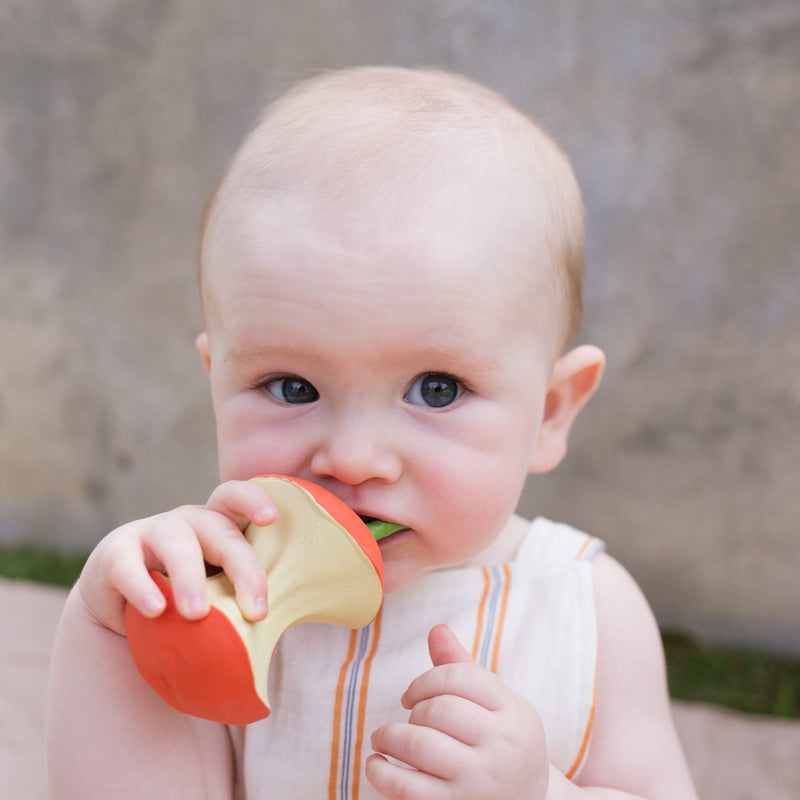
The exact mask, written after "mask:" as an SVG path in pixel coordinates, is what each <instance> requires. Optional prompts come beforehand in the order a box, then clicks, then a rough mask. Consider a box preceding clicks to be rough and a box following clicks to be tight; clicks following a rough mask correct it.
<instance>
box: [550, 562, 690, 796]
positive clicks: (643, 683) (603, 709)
mask: <svg viewBox="0 0 800 800" xmlns="http://www.w3.org/2000/svg"><path fill="white" fill-rule="evenodd" d="M594 573H595V579H594V580H595V599H596V604H597V624H598V639H599V645H598V650H599V653H598V655H599V658H598V666H597V709H596V714H595V724H594V732H593V736H592V741H591V745H590V747H589V756H588V760H587V762H586V765H585V766H584V768H583V771H582V772H581V774H580V778H579V781H578V783H579V784H580V785H581V786H584V787H614V788H615V789H617V790H619V793H618V794H613V793H608V792H607V791H606V790H604V789H603V790H601V789H596V790H587V793H588V794H589V796H597V797H609V798H613V797H617V796H619V797H642V798H646V799H647V800H697V794H696V792H695V789H694V787H693V784H692V779H691V777H690V775H689V770H688V767H687V764H686V760H685V758H684V755H683V751H682V749H681V745H680V742H679V740H678V736H677V733H676V731H675V727H674V724H673V721H672V711H671V708H670V702H669V694H668V691H667V681H666V670H665V665H664V654H663V649H662V646H661V637H660V635H659V631H658V627H657V625H656V621H655V618H654V617H653V613H652V611H651V610H650V607H649V605H648V604H647V601H646V600H645V598H644V596H643V595H642V593H641V591H640V589H639V587H638V586H637V585H636V583H635V582H634V580H633V579H632V578H631V576H630V575H629V574H628V573H627V572H626V571H625V570H624V569H623V568H622V567H621V566H620V565H619V564H618V563H617V562H616V561H615V560H614V559H613V558H611V557H610V556H608V555H605V554H602V553H601V554H600V555H598V556H597V557H596V559H595V570H594ZM553 788H554V789H555V788H556V787H555V786H554V787H553ZM574 788H575V787H571V786H566V787H563V786H562V787H561V788H560V789H559V792H555V793H554V794H553V797H554V798H565V800H568V799H569V798H571V797H573V796H574V797H576V798H579V797H580V796H581V795H580V794H575V793H574ZM625 792H627V793H628V794H625Z"/></svg>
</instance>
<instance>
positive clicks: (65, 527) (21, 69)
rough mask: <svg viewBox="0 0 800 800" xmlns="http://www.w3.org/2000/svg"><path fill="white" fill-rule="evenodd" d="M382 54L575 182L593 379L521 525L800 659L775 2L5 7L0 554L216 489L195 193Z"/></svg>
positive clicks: (797, 140)
mask: <svg viewBox="0 0 800 800" xmlns="http://www.w3.org/2000/svg"><path fill="white" fill-rule="evenodd" d="M371 62H390V63H399V64H426V65H437V66H442V67H446V68H451V69H455V70H458V71H462V72H464V73H466V74H468V75H470V76H472V77H474V78H476V79H478V80H480V81H483V82H485V83H487V84H489V85H491V86H493V87H495V88H497V89H499V90H501V91H502V92H504V93H506V94H507V95H508V96H510V97H511V98H512V99H513V100H514V101H516V102H517V103H519V104H521V105H522V106H523V107H525V108H527V109H529V110H531V111H532V112H534V113H535V114H536V115H537V116H539V117H540V118H541V119H542V120H543V121H544V123H545V124H546V125H547V126H548V127H549V128H550V129H551V130H552V131H553V132H554V133H555V135H556V136H557V138H558V139H559V140H560V141H561V142H562V143H563V145H564V146H565V148H566V149H567V151H568V152H569V154H570V155H571V157H572V159H573V161H574V164H575V168H576V171H577V173H578V176H579V178H580V180H581V182H582V185H583V187H584V190H585V195H586V201H587V205H588V208H589V215H590V223H589V276H588V281H587V287H586V301H587V307H588V314H587V319H586V326H585V331H584V334H583V338H584V339H585V340H587V341H592V342H596V343H597V344H599V345H601V346H602V347H604V348H605V350H606V351H607V353H608V357H609V367H608V372H607V378H606V381H605V384H604V387H603V389H602V391H601V393H600V395H599V396H598V398H597V400H596V401H595V402H594V403H593V405H592V406H590V408H589V409H587V411H586V412H585V416H584V417H583V419H581V420H580V422H579V424H578V427H577V430H576V432H575V437H574V443H573V447H572V450H571V452H570V454H569V455H568V458H567V460H566V462H565V463H564V465H563V466H562V467H561V468H560V469H559V470H558V471H557V472H555V473H554V474H553V475H551V476H547V477H545V478H542V479H540V480H537V481H535V482H532V483H531V485H530V487H529V489H528V491H527V492H526V495H525V497H524V499H523V504H522V505H523V510H524V511H526V512H527V513H545V514H548V515H551V516H554V517H557V518H560V519H564V520H567V521H570V522H572V523H573V524H576V525H578V526H582V527H586V528H588V529H590V530H592V531H593V532H595V533H597V534H598V535H600V536H602V537H604V538H605V539H607V541H608V543H609V546H610V549H611V551H612V552H613V553H614V554H615V555H616V556H617V557H619V558H620V559H621V560H622V561H623V562H624V563H625V564H626V565H627V566H628V567H629V568H630V569H631V570H632V572H633V573H634V575H635V576H636V577H637V578H638V580H639V581H640V583H641V584H642V586H643V587H644V589H645V591H646V592H647V594H648V595H649V597H650V599H651V601H652V603H653V605H654V607H655V609H656V611H657V613H658V615H659V618H660V620H661V621H662V623H664V624H666V625H670V626H678V627H682V628H685V629H688V630H692V631H695V632H700V633H704V634H707V635H710V636H712V637H714V638H716V639H717V640H720V641H737V642H742V641H744V642H750V643H754V644H757V645H764V646H769V647H777V648H781V649H787V650H794V651H798V652H800V615H799V614H798V612H797V609H798V608H800V580H798V573H800V548H799V547H798V546H797V544H796V541H797V534H796V530H797V522H798V518H799V517H800V514H799V513H798V512H799V511H800V492H798V490H797V482H798V478H797V475H798V471H797V468H796V465H795V461H796V458H797V451H798V446H797V442H798V438H797V434H796V432H795V431H796V428H797V424H798V419H800V413H798V412H799V411H800V274H799V272H798V267H799V266H800V258H799V257H798V247H797V244H798V241H797V239H798V234H797V230H798V220H800V199H799V197H800V194H799V193H798V186H800V102H798V100H800V6H798V5H797V3H796V2H795V0H724V2H721V1H719V2H718V1H717V0H701V2H698V0H659V2H656V0H610V1H609V2H603V3H597V2H591V1H590V0H584V2H580V0H539V1H538V2H535V3H534V2H530V1H529V0H516V2H465V1H462V2H457V1H456V0H384V1H383V2H375V1H374V0H316V1H314V0H295V2H292V3H284V2H278V1H277V0H272V2H269V1H267V2H265V0H258V1H257V2H256V0H243V1H242V2H238V3H233V4H229V3H219V2H214V0H142V1H141V2H137V3H125V2H123V1H122V0H99V1H98V2H85V1H84V0H61V1H60V2H58V3H50V2H46V0H2V2H0V204H1V205H0V254H1V255H0V257H1V258H2V268H1V269H0V352H1V353H2V355H1V356H0V374H2V381H0V541H19V540H25V539H35V540H39V541H44V542H51V543H55V542H57V543H59V544H63V545H65V546H73V545H78V544H80V545H87V544H90V543H93V542H95V541H96V540H97V539H98V538H99V537H100V536H101V535H102V534H103V533H104V532H106V531H107V530H109V529H110V528H111V527H113V526H115V525H116V524H119V523H121V522H123V521H126V520H128V519H131V518H134V517H138V516H142V515H145V514H149V513H152V512H154V511H156V510H160V509H163V508H166V507H170V506H173V505H175V504H178V503H181V502H185V501H191V500H202V499H203V498H204V497H205V496H206V494H207V493H208V491H209V490H210V489H211V488H212V487H213V485H214V483H215V459H214V452H213V451H214V439H213V430H212V419H211V411H210V404H209V399H208V395H207V392H206V387H205V381H204V375H203V374H202V371H201V369H200V364H199V360H198V359H197V357H196V355H195V353H194V350H193V338H194V335H195V333H196V332H197V331H198V330H199V329H200V326H201V320H200V315H199V310H198V303H197V296H196V290H195V286H194V262H195V249H196V245H195V238H196V229H197V220H198V216H199V213H200V210H201V207H202V204H203V202H204V199H205V195H206V194H207V192H208V190H209V189H210V188H211V186H212V183H213V181H214V180H215V178H216V176H217V175H218V173H219V171H220V170H221V169H222V167H223V166H224V164H225V163H226V161H227V159H228V157H229V156H230V155H231V153H232V151H233V149H234V148H235V146H236V144H237V143H238V140H239V138H240V137H241V136H242V135H243V133H244V132H245V130H246V129H247V127H248V126H249V125H250V122H251V121H252V120H253V118H254V117H255V115H256V114H257V112H258V111H259V110H260V108H261V107H262V106H263V104H264V103H265V102H266V101H267V100H268V99H270V98H272V97H274V96H275V95H276V94H277V93H279V92H280V91H282V90H283V89H284V88H286V87H287V86H288V85H290V84H291V83H293V82H294V81H295V80H296V79H299V78H301V77H304V76H307V75H308V74H310V73H313V72H314V71H315V70H318V69H321V68H328V67H337V66H345V65H350V64H359V63H371Z"/></svg>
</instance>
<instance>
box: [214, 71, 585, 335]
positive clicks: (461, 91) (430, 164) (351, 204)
mask: <svg viewBox="0 0 800 800" xmlns="http://www.w3.org/2000/svg"><path fill="white" fill-rule="evenodd" d="M467 199H469V202H470V203H471V204H472V205H473V206H477V205H478V204H480V203H483V204H484V205H485V206H486V210H487V216H488V215H489V213H491V214H492V215H493V219H496V220H497V224H498V228H502V230H498V235H502V236H504V237H506V238H507V239H508V240H511V241H514V242H515V243H516V244H518V249H519V250H520V253H521V258H520V264H521V265H522V268H523V270H524V269H528V268H530V269H531V270H534V269H539V271H541V269H542V267H543V266H544V267H545V268H546V270H547V272H548V276H549V278H550V279H551V280H552V282H553V285H554V287H555V292H556V297H557V304H558V305H559V307H560V312H559V314H558V317H559V325H560V327H561V328H562V330H561V331H560V333H559V335H558V339H559V340H560V341H561V342H562V344H563V343H565V342H566V341H567V340H568V339H569V338H571V336H572V335H573V334H574V332H575V330H576V329H577V327H578V325H579V321H580V314H581V300H580V295H581V281H582V274H583V236H584V234H583V204H582V201H581V197H580V191H579V189H578V186H577V182H576V181H575V178H574V175H573V173H572V170H571V168H570V166H569V162H568V161H567V159H566V157H565V156H564V154H563V153H562V151H561V150H560V149H559V147H558V146H557V145H556V144H555V143H554V142H553V140H552V139H551V138H550V137H549V136H548V135H547V134H546V133H545V132H544V131H543V130H542V129H541V128H540V127H539V126H538V125H537V124H536V123H535V122H534V121H533V120H532V119H531V118H530V117H528V116H526V115H525V114H523V113H522V112H520V111H519V110H518V109H516V108H515V107H514V106H512V105H511V104H510V103H509V102H508V101H507V100H505V99H504V98H503V97H501V96H500V95H498V94H496V93H495V92H492V91H491V90H489V89H486V88H484V87H482V86H480V85H478V84H475V83H473V82H472V81H469V80H467V79H465V78H462V77H459V76H456V75H451V74H447V73H443V72H437V71H428V70H409V69H402V68H394V67H366V68H358V69H351V70H343V71H338V72H331V73H325V74H322V75H320V76H317V77H315V78H312V79H311V80H308V81H306V82H304V83H301V84H299V85H298V86H297V87H295V88H294V89H293V90H292V91H290V92H289V93H288V94H286V95H285V96H284V97H282V98H281V99H279V100H277V101H276V102H275V103H273V104H272V105H270V106H269V107H268V108H267V109H266V111H265V112H264V114H263V115H262V117H261V119H260V120H259V122H258V123H257V125H256V126H255V128H254V129H253V131H252V132H251V133H250V135H249V136H248V137H247V138H246V139H245V141H244V143H243V144H242V146H241V148H240V149H239V151H238V152H237V154H236V155H235V156H234V158H233V160H232V161H231V163H230V165H229V167H228V169H227V170H226V172H225V174H224V175H223V177H222V179H221V180H220V182H219V184H218V186H217V188H216V189H215V191H214V193H213V194H212V196H211V198H210V199H209V202H208V204H207V207H206V213H205V215H204V221H203V231H202V238H201V254H200V267H201V287H202V291H203V293H204V297H205V292H206V286H205V282H204V280H203V273H204V272H206V271H207V270H209V269H210V268H211V265H212V264H215V263H222V262H224V258H219V257H217V256H216V255H215V253H216V251H218V250H220V249H224V247H225V240H226V235H227V231H229V230H230V229H231V226H230V221H231V220H232V219H234V218H235V216H236V215H237V214H238V213H239V212H240V210H241V209H242V208H243V207H245V206H246V205H247V204H248V203H251V202H252V201H254V200H258V201H259V202H266V203H269V202H270V201H274V202H276V203H279V204H281V205H282V206H284V207H286V206H291V204H292V203H293V202H302V203H304V204H306V205H307V204H309V203H313V204H314V205H315V207H317V208H319V209H336V211H337V214H338V215H339V218H340V219H341V218H342V217H341V214H342V212H343V210H346V212H347V214H348V216H347V219H348V221H349V223H350V224H361V225H370V226H373V227H376V228H379V229H383V227H390V226H392V225H395V226H396V225H402V224H403V222H402V221H403V220H407V219H408V218H409V216H413V215H423V214H425V212H426V209H427V208H430V207H432V206H434V205H435V206H436V207H437V208H441V205H442V204H443V203H448V204H450V205H452V206H453V208H454V210H455V209H456V207H457V206H459V205H461V204H463V203H465V202H466V201H467ZM526 249H527V250H529V251H530V254H531V255H530V258H529V259H527V260H526V257H525V252H526ZM543 251H544V252H545V253H546V261H547V263H546V264H545V265H542V264H541V263H534V260H535V259H534V255H533V254H534V253H536V254H538V257H537V259H536V260H537V262H538V261H541V256H540V254H541V253H542V252H543ZM522 279H523V280H524V279H525V276H524V274H523V275H522Z"/></svg>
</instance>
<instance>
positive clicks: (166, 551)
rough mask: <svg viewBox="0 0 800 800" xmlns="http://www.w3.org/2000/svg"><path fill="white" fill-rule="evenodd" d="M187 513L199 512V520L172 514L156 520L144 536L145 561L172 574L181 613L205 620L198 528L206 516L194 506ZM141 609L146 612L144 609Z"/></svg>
mask: <svg viewBox="0 0 800 800" xmlns="http://www.w3.org/2000/svg"><path fill="white" fill-rule="evenodd" d="M187 513H188V515H189V516H193V515H194V514H195V513H197V515H198V521H197V522H195V523H194V524H191V523H190V522H189V521H188V520H187V519H185V518H183V517H181V516H178V515H170V514H165V515H163V516H161V517H157V518H155V519H153V520H152V521H151V522H150V524H149V525H148V528H147V531H146V532H145V534H143V536H142V546H143V547H144V548H145V559H144V560H145V563H146V564H147V565H148V566H152V567H161V568H162V569H163V570H164V571H165V572H166V573H167V575H168V576H169V578H170V582H171V584H172V592H173V596H174V598H175V606H176V607H177V609H178V613H180V614H181V616H183V617H186V618H187V619H201V618H202V617H204V616H205V615H206V614H207V613H208V611H209V603H208V591H207V588H206V570H205V563H204V558H203V548H202V546H201V542H200V541H199V536H198V531H197V527H198V526H199V525H202V517H200V516H199V512H195V510H194V509H187ZM151 583H152V579H151ZM153 586H154V587H155V584H153ZM155 590H156V591H158V588H157V587H156V588H155ZM123 594H125V592H123ZM160 594H161V593H160V591H159V595H160ZM126 597H128V600H129V601H130V602H132V603H133V604H134V605H135V606H136V607H137V608H139V606H138V604H137V603H136V601H135V599H134V597H132V596H130V595H127V594H126ZM162 600H163V596H162ZM139 610H141V611H142V613H146V612H145V610H144V609H142V608H140V609H139Z"/></svg>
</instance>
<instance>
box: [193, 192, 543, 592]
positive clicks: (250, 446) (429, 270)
mask: <svg viewBox="0 0 800 800" xmlns="http://www.w3.org/2000/svg"><path fill="white" fill-rule="evenodd" d="M410 216H411V217H414V218H413V219H407V220H405V222H404V224H403V225H402V226H400V227H401V228H402V233H400V232H398V228H397V227H396V226H395V224H394V222H393V221H391V220H390V219H388V218H387V219H380V218H375V219H366V221H364V218H363V216H360V215H355V214H354V215H350V216H349V217H347V216H344V215H342V214H340V213H337V214H335V215H331V214H328V213H325V211H324V210H323V209H313V208H308V207H306V206H304V205H303V204H301V203H298V204H296V205H294V206H293V207H290V205H289V204H288V203H284V204H282V205H281V206H280V207H276V206H268V205H267V204H266V202H263V203H253V204H251V205H250V207H248V208H245V209H242V210H241V212H240V213H238V214H237V215H236V218H235V221H233V222H230V223H229V224H228V226H227V229H226V231H225V234H224V236H219V237H217V242H216V244H215V245H214V247H212V248H210V251H209V252H210V255H209V261H208V263H207V264H206V291H205V302H206V314H207V321H208V337H209V340H208V344H209V350H208V359H209V372H210V377H211V386H212V394H213V401H214V408H215V414H216V420H217V434H218V447H219V462H220V472H221V478H222V479H223V480H228V479H247V478H250V477H253V476H255V475H259V474H264V473H280V474H289V475H296V476H299V477H302V478H306V479H308V480H311V481H314V482H316V483H318V484H321V485H322V486H324V487H326V488H327V489H329V490H331V491H332V492H333V493H334V494H336V495H338V496H339V497H340V498H341V499H342V500H344V501H345V502H346V503H347V504H348V505H350V506H351V507H352V508H353V509H354V510H355V511H356V512H357V513H359V514H361V515H365V516H370V517H378V518H380V519H384V520H388V521H391V522H399V523H402V524H404V525H407V526H408V528H407V530H404V531H400V532H398V533H395V534H393V535H392V536H390V537H389V538H387V539H384V540H383V541H381V543H380V547H381V551H382V553H383V558H384V562H385V576H386V590H387V591H392V590H394V589H396V588H398V587H400V586H402V585H404V584H405V583H407V582H408V581H409V580H411V579H412V578H414V577H415V576H416V575H418V574H419V573H421V572H423V571H427V570H431V569H436V568H440V567H443V566H449V565H454V564H458V563H462V562H464V561H467V560H469V559H471V558H472V557H473V556H475V555H476V554H478V553H479V552H481V551H482V550H484V549H485V548H486V547H487V546H488V545H489V544H491V543H492V542H493V541H494V540H495V538H496V537H497V536H498V535H500V534H501V532H502V531H503V530H504V528H505V527H506V526H507V524H508V523H509V520H510V518H511V517H512V514H513V511H514V508H515V505H516V502H517V500H518V497H519V494H520V491H521V488H522V484H523V481H524V479H525V476H526V474H527V472H528V468H529V464H530V461H531V458H532V455H533V453H534V449H535V447H536V442H537V436H538V431H539V426H540V424H541V420H542V415H543V411H544V400H545V393H546V389H547V382H548V378H549V374H550V368H551V366H552V363H553V361H554V358H555V356H556V355H557V353H555V352H553V350H554V348H553V341H554V336H553V335H552V328H553V327H554V325H555V322H554V316H555V315H554V313H553V311H552V308H551V306H552V294H553V292H552V290H551V289H549V287H548V286H547V284H546V281H545V279H544V278H541V279H534V280H532V281H530V282H529V285H528V286H526V287H525V288H522V282H521V281H520V279H519V265H518V264H509V263H507V262H508V261H509V260H511V259H513V258H515V257H516V254H515V252H514V247H513V246H511V245H510V244H509V242H507V241H503V240H502V238H501V237H498V236H497V234H496V232H495V231H496V229H497V226H496V225H495V224H494V222H495V221H493V220H491V219H487V217H486V214H485V213H483V212H481V213H478V210H477V209H474V210H470V209H465V208H463V207H462V208H461V209H460V210H456V211H453V208H452V207H445V206H443V207H442V208H441V209H440V210H438V211H437V209H436V208H432V207H427V208H426V209H425V213H424V214H418V215H410ZM541 272H542V273H543V272H544V269H542V270H541ZM537 285H538V286H539V289H538V290H537V289H536V286H537ZM523 295H524V296H523Z"/></svg>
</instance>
